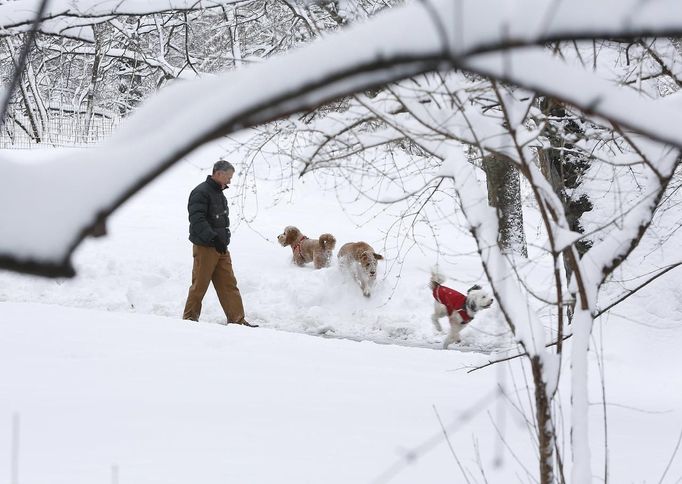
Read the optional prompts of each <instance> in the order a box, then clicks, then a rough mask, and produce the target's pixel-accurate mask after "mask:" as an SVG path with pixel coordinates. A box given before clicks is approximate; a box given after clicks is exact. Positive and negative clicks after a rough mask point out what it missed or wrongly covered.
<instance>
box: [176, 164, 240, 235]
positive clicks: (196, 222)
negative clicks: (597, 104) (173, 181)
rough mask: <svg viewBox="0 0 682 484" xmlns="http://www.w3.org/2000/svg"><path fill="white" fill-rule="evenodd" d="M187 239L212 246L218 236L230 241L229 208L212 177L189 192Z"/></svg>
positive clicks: (208, 177)
mask: <svg viewBox="0 0 682 484" xmlns="http://www.w3.org/2000/svg"><path fill="white" fill-rule="evenodd" d="M187 211H188V212H189V240H190V241H192V243H193V244H196V245H205V246H209V247H210V246H212V245H213V242H212V241H213V238H214V237H216V236H217V237H219V238H220V239H221V240H222V241H223V242H225V243H226V244H229V243H230V210H229V208H228V207H227V200H226V199H225V195H223V191H222V189H221V188H220V185H218V184H217V183H216V182H215V181H214V180H213V178H211V177H210V176H207V177H206V181H205V182H203V183H200V184H199V185H197V187H196V188H195V189H194V190H192V193H190V194H189V201H188V202H187Z"/></svg>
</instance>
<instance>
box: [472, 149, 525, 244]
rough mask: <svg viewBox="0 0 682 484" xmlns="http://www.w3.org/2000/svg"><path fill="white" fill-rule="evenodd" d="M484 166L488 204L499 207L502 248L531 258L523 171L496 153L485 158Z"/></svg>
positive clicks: (498, 215) (498, 216)
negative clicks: (527, 236) (522, 193)
mask: <svg viewBox="0 0 682 484" xmlns="http://www.w3.org/2000/svg"><path fill="white" fill-rule="evenodd" d="M483 169H484V170H485V173H486V178H487V182H488V203H489V204H490V206H491V207H495V208H496V209H497V218H498V220H499V227H500V236H499V240H498V244H499V246H500V248H502V251H503V252H512V253H515V254H519V255H522V256H523V257H528V246H527V244H526V234H525V232H524V230H523V209H522V207H521V180H520V177H519V172H518V171H517V170H516V168H515V167H514V166H513V165H512V164H511V163H510V162H508V161H507V160H504V159H501V158H497V157H494V156H488V157H486V158H484V159H483Z"/></svg>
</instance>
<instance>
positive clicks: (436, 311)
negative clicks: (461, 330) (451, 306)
mask: <svg viewBox="0 0 682 484" xmlns="http://www.w3.org/2000/svg"><path fill="white" fill-rule="evenodd" d="M433 303H434V304H433V314H432V315H431V322H432V323H433V326H434V327H435V328H436V331H438V332H439V333H442V332H443V328H442V326H441V325H440V322H439V321H438V320H439V319H440V318H442V317H443V316H446V315H447V312H446V311H447V310H446V309H445V306H443V305H442V304H441V303H439V302H438V301H434V302H433Z"/></svg>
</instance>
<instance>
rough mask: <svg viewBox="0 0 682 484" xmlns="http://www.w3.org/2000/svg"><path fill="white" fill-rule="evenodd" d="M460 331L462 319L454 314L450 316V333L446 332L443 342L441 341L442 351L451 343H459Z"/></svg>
mask: <svg viewBox="0 0 682 484" xmlns="http://www.w3.org/2000/svg"><path fill="white" fill-rule="evenodd" d="M460 331H462V318H461V316H460V315H459V314H457V313H456V312H453V313H452V314H451V315H450V331H449V332H448V335H447V337H446V338H445V341H443V349H444V350H447V349H448V346H450V345H451V344H452V343H459V342H460V341H461V338H460V337H459V332H460Z"/></svg>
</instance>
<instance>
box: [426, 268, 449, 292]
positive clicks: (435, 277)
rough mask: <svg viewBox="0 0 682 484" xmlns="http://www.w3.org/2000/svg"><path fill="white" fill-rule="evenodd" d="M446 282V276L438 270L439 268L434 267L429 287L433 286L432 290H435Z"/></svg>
mask: <svg viewBox="0 0 682 484" xmlns="http://www.w3.org/2000/svg"><path fill="white" fill-rule="evenodd" d="M444 282H445V277H444V276H443V275H442V274H441V273H439V272H438V268H437V267H434V268H433V269H431V281H430V282H429V287H430V288H431V290H432V291H433V290H434V289H436V288H437V287H438V286H440V285H441V284H443V283H444Z"/></svg>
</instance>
